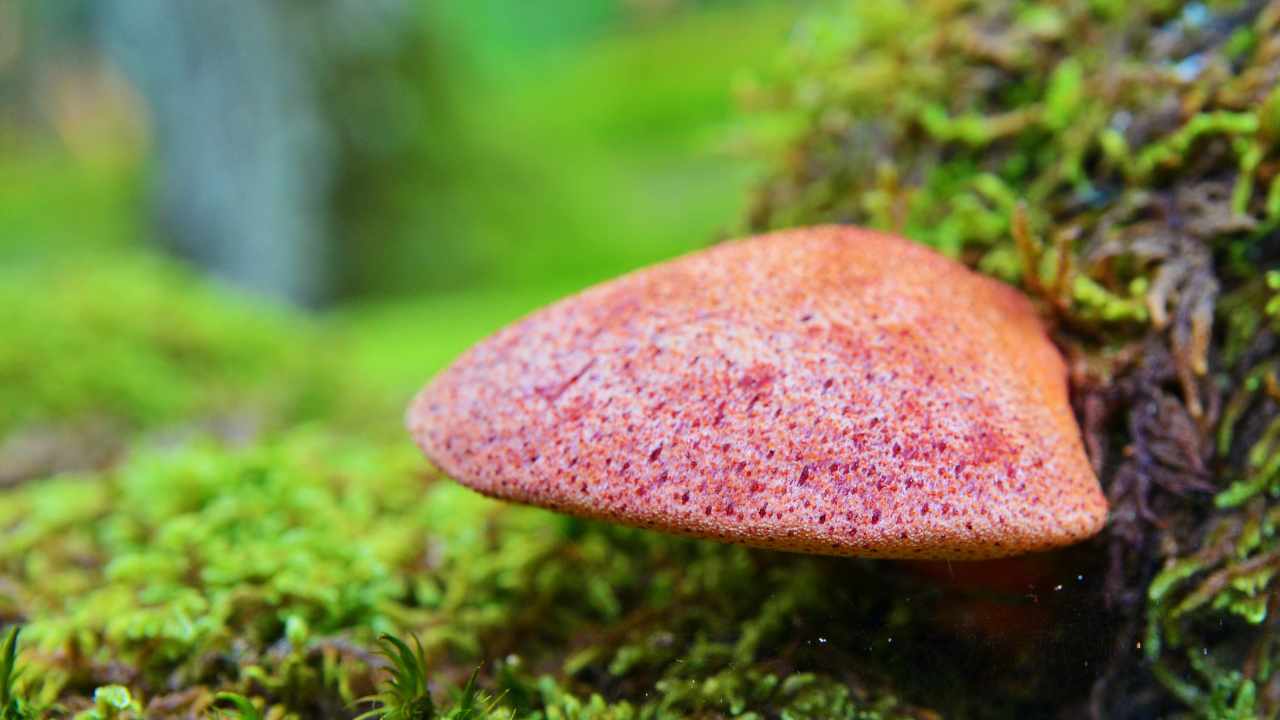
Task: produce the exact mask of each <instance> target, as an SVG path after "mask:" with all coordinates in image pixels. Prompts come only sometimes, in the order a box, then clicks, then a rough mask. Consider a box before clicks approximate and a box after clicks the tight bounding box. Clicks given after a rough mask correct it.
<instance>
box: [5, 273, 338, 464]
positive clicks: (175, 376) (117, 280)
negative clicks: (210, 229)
mask: <svg viewBox="0 0 1280 720" xmlns="http://www.w3.org/2000/svg"><path fill="white" fill-rule="evenodd" d="M0 305H2V306H3V307H4V308H5V321H4V322H3V323H0V465H3V466H4V469H0V484H4V483H5V482H6V481H8V482H13V481H17V480H21V479H24V478H26V477H31V476H35V475H39V474H41V473H45V472H48V471H50V470H55V469H67V468H81V467H93V466H100V465H103V464H105V463H108V462H110V460H111V458H112V457H113V456H114V455H115V454H116V453H118V452H119V451H120V450H121V449H123V447H124V446H125V445H126V444H127V441H128V440H129V439H130V438H132V437H136V436H138V435H139V434H140V433H142V432H144V431H156V430H163V431H164V433H166V434H168V435H170V436H172V435H174V434H182V433H184V432H187V433H189V432H191V431H193V430H216V431H217V432H219V433H221V434H224V435H227V436H238V437H246V436H251V435H253V434H254V433H256V432H258V431H261V430H264V429H270V428H272V427H280V426H282V425H284V424H287V423H290V422H296V421H298V420H302V419H305V418H309V417H317V416H319V415H322V414H325V415H333V414H335V413H337V412H340V408H342V407H344V404H345V405H354V402H352V396H359V395H360V394H361V393H358V392H354V391H353V390H354V388H356V387H358V384H357V383H355V382H352V381H350V380H348V379H346V378H344V377H342V376H341V375H340V374H339V373H338V372H337V366H336V364H335V363H334V362H333V356H334V353H333V351H332V350H330V349H329V347H327V344H332V343H333V342H334V340H333V338H331V337H324V336H322V335H321V334H320V333H319V332H318V330H317V329H315V328H309V327H307V326H306V324H304V323H302V322H300V321H298V320H297V319H290V318H287V317H286V316H285V315H284V313H282V312H273V311H271V310H269V309H266V308H264V307H263V306H261V305H260V304H255V303H251V302H249V301H247V300H244V299H237V298H235V297H233V296H231V295H230V294H229V293H227V292H225V291H222V290H220V289H218V288H216V287H213V286H212V285H210V284H209V283H207V282H204V281H201V280H199V279H197V278H196V277H194V276H193V275H192V274H190V273H188V272H186V271H184V270H183V269H181V268H180V267H178V266H177V265H175V264H173V263H169V262H166V261H163V260H161V259H159V258H157V257H153V256H150V255H145V254H143V253H141V252H137V251H128V252H124V253H122V254H120V255H117V256H115V257H110V258H108V257H97V258H94V257H90V258H80V259H74V260H68V261H65V262H57V263H51V262H43V263H25V264H23V263H20V264H17V265H15V266H14V267H12V268H10V269H9V270H7V271H5V272H3V273H0Z"/></svg>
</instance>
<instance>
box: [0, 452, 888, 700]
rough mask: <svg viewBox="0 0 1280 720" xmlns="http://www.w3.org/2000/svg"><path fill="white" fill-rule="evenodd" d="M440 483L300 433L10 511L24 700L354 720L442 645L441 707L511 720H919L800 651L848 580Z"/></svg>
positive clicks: (15, 492) (873, 683) (70, 488)
mask: <svg viewBox="0 0 1280 720" xmlns="http://www.w3.org/2000/svg"><path fill="white" fill-rule="evenodd" d="M419 465H420V461H419V460H418V459H417V457H416V452H414V451H413V450H411V449H410V448H409V447H407V444H404V445H394V446H391V447H387V446H382V445H379V444H377V443H373V442H370V441H358V440H340V439H338V438H336V437H335V436H333V435H332V434H329V433H327V432H325V431H323V430H320V429H299V430H295V431H291V432H289V433H285V434H284V435H281V436H279V437H278V438H277V439H275V440H270V441H264V442H261V443H258V444H256V445H254V446H251V447H248V448H242V449H227V448H224V447H222V446H220V445H218V444H216V443H212V442H210V443H207V444H194V445H189V446H186V447H182V448H178V449H169V450H159V449H153V450H149V451H145V452H138V453H136V454H135V456H134V457H133V458H131V459H130V460H129V461H128V462H126V463H125V464H123V465H121V466H119V467H116V468H114V469H112V470H109V471H106V472H103V473H101V474H95V475H76V476H62V477H56V478H50V479H47V480H41V481H33V482H29V483H26V484H24V485H22V486H20V487H18V488H16V489H12V490H9V491H7V492H5V493H4V495H3V500H4V502H3V503H0V530H2V531H3V532H2V533H0V537H3V538H4V539H3V541H0V578H4V579H5V584H4V585H2V586H0V587H3V588H4V589H5V591H4V592H3V593H0V618H8V619H10V620H18V621H22V622H25V623H26V624H27V628H28V631H27V633H25V634H24V638H25V639H26V640H27V643H26V649H25V653H24V657H25V658H26V661H27V664H28V666H29V668H30V671H29V672H28V673H27V674H26V676H25V677H23V678H22V679H21V683H20V687H21V688H22V690H23V693H24V696H25V697H27V698H30V699H31V701H32V702H33V703H35V704H37V705H39V706H42V707H62V708H64V709H69V710H75V709H77V708H82V707H83V708H88V707H91V706H94V704H95V703H97V700H95V699H93V698H94V696H95V693H99V692H105V691H101V690H100V688H103V687H106V686H108V685H113V684H114V685H120V686H122V687H123V688H125V689H127V691H128V692H129V693H130V697H131V698H133V699H134V701H136V702H138V703H139V704H140V705H141V706H142V707H146V708H149V712H159V711H160V710H159V709H161V708H168V709H170V710H173V711H176V708H183V709H186V710H191V711H201V710H204V709H208V708H209V707H210V706H211V705H212V703H213V702H214V700H215V698H216V696H217V693H218V692H227V691H229V692H234V693H237V694H240V695H241V696H243V697H245V698H256V699H257V702H259V703H260V704H261V705H262V706H263V707H265V708H268V709H269V708H277V710H276V712H291V713H296V714H298V715H300V716H309V715H314V714H316V713H321V714H335V713H338V714H340V713H343V712H347V711H349V710H350V709H352V708H354V707H356V705H355V703H356V699H357V698H358V697H360V696H361V695H363V694H366V693H367V692H369V691H371V690H372V688H373V685H374V683H375V681H376V678H377V676H378V672H379V670H378V668H379V667H380V666H381V664H380V662H379V661H378V659H377V658H376V656H375V655H374V654H373V652H372V648H373V647H374V646H375V642H376V637H377V635H378V634H379V633H381V632H387V631H393V630H394V631H409V632H414V633H416V634H418V635H420V636H421V637H422V639H423V642H424V646H425V648H426V649H427V651H428V652H430V653H431V656H432V658H434V660H433V662H434V667H435V670H436V672H435V675H434V676H433V678H432V680H433V683H435V684H436V692H440V689H439V683H444V684H445V685H454V686H458V685H461V684H462V680H463V679H464V678H465V677H466V676H467V675H468V674H469V673H470V672H471V671H472V670H473V669H474V668H475V667H476V666H477V665H478V664H480V663H484V662H485V661H488V662H487V664H486V665H485V667H484V670H483V673H482V676H481V683H482V685H484V686H487V687H491V688H494V689H495V692H496V693H497V695H496V697H497V700H495V701H493V704H492V706H491V707H490V706H489V705H484V707H489V709H490V710H491V711H492V712H491V714H490V716H492V717H510V714H511V713H512V712H516V713H517V714H518V716H519V717H595V716H596V714H595V709H594V708H600V707H605V708H608V712H610V713H613V714H614V715H613V716H615V717H620V718H624V717H636V718H640V717H670V716H682V715H687V714H691V713H721V714H729V715H734V716H740V715H743V714H744V713H748V712H756V713H757V714H758V716H761V717H763V716H769V715H773V714H775V713H776V712H779V711H782V710H786V711H787V712H789V713H791V715H792V716H794V717H850V718H854V717H875V716H877V715H874V714H873V715H868V714H867V713H868V712H870V711H872V710H876V711H877V712H879V711H884V712H885V713H886V715H885V716H886V717H896V716H900V715H905V714H906V711H905V710H904V709H903V706H901V705H899V704H898V703H897V702H896V701H894V700H892V699H891V698H890V697H888V696H885V695H883V694H880V693H875V692H873V689H874V688H875V687H878V685H879V679H878V676H876V675H875V674H874V673H871V674H869V675H868V676H867V677H865V678H861V679H857V680H856V681H855V678H857V677H858V673H860V671H854V670H851V669H839V668H838V661H839V659H840V658H839V657H838V656H836V655H830V656H827V657H825V659H824V658H823V653H821V652H816V650H819V649H821V648H822V646H823V645H825V643H826V639H825V638H823V639H822V640H818V639H817V635H816V631H815V632H814V633H813V635H814V636H813V637H809V636H806V638H805V639H804V640H803V641H795V640H793V639H790V638H789V637H788V636H789V634H790V633H791V632H793V631H794V629H795V627H794V624H795V623H797V622H808V623H814V624H817V623H821V622H822V617H823V616H825V615H826V614H828V613H831V612H834V607H835V605H833V603H835V604H840V603H846V602H849V600H850V596H851V595H852V594H853V593H854V592H855V590H854V588H853V587H852V586H851V585H850V584H849V581H847V580H846V581H843V582H840V583H836V584H835V585H834V587H835V591H834V592H831V589H832V587H833V582H832V581H833V578H836V577H837V576H838V575H839V574H841V572H842V571H841V569H840V568H839V567H836V566H833V565H831V564H830V563H828V562H826V561H819V560H813V561H805V563H803V564H802V565H801V566H800V567H798V568H794V569H793V568H792V567H791V564H790V562H789V560H788V559H786V558H784V557H781V556H776V555H773V554H768V553H764V554H759V553H750V552H748V551H746V550H743V549H741V548H733V547H726V546H720V545H713V544H707V543H700V542H695V541H690V540H679V539H674V538H669V537H665V536H660V535H655V534H652V533H645V532H641V531H637V530H629V529H625V528H617V527H612V526H607V525H600V524H595V523H584V522H581V521H578V520H574V519H571V518H565V517H561V516H558V515H553V514H550V513H545V512H542V511H539V510H533V509H528V508H515V507H509V506H503V505H499V504H496V503H492V502H490V501H488V500H485V499H483V498H480V497H478V496H476V495H474V494H473V493H471V492H469V491H467V490H465V489H463V488H461V487H459V486H456V485H454V484H452V483H443V482H436V481H435V479H434V478H432V477H430V476H424V475H423V474H422V473H421V472H419V471H417V470H416V468H417V467H418V466H419ZM846 574H847V573H846ZM762 579H763V581H762ZM862 579H863V580H865V578H862ZM824 587H825V588H828V591H827V592H823V591H822V588H824ZM885 607H887V606H885V605H884V604H883V603H879V602H878V601H877V604H876V605H874V606H867V607H866V608H865V609H866V610H867V611H868V612H867V613H866V616H865V619H864V621H863V623H860V624H859V625H858V632H862V633H866V634H867V635H866V637H867V638H874V637H878V636H879V635H880V634H881V633H899V634H900V637H905V634H909V633H910V632H911V630H910V629H909V628H908V627H907V626H906V621H905V618H898V620H897V621H895V622H893V623H889V624H888V625H886V626H885V627H884V628H881V629H876V628H875V624H876V623H879V622H881V620H882V618H883V612H884V610H885ZM847 631H848V628H833V629H832V630H831V631H830V634H831V635H832V637H833V638H839V637H840V636H841V635H843V634H844V633H845V632H847ZM824 632H825V631H824ZM871 641H872V642H880V641H876V640H871ZM815 643H818V644H816V645H815ZM784 658H785V659H784ZM424 662H425V661H424ZM425 687H427V686H426V685H423V686H422V688H425ZM422 688H420V689H422ZM112 692H116V691H112ZM584 698H585V699H584ZM477 707H480V706H479V705H477Z"/></svg>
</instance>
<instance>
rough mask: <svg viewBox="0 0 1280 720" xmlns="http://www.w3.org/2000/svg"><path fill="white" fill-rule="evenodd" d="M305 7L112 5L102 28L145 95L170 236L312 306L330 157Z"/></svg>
mask: <svg viewBox="0 0 1280 720" xmlns="http://www.w3.org/2000/svg"><path fill="white" fill-rule="evenodd" d="M306 8H307V4H306V3H302V4H294V3H283V2H237V1H234V0H113V1H112V2H108V3H106V4H105V5H104V6H102V8H101V18H102V23H101V30H102V36H103V42H104V44H105V45H106V46H107V48H108V50H109V52H110V53H111V54H112V55H113V56H114V57H115V58H116V60H117V62H119V64H120V66H121V67H122V68H123V69H124V70H125V72H126V73H127V74H128V75H129V76H130V78H131V79H132V80H133V82H134V83H135V84H136V85H137V87H138V88H139V90H140V91H141V92H142V94H143V95H144V97H145V98H146V100H147V104H148V107H149V110H150V118H151V124H152V132H153V136H154V139H155V143H156V146H155V161H156V167H155V173H154V176H153V177H154V182H155V195H156V198H155V199H156V211H157V214H158V217H159V221H160V223H161V225H162V227H163V229H164V232H165V235H166V236H167V238H168V239H169V241H170V242H171V243H172V244H173V246H174V247H175V248H176V249H177V250H178V251H179V252H180V253H181V254H182V255H184V256H186V257H188V258H190V259H191V260H193V261H195V262H197V263H199V264H201V265H203V266H205V267H207V268H208V269H210V270H211V271H212V272H214V273H215V274H218V275H221V276H223V277H224V278H226V279H228V280H230V281H232V282H234V283H236V284H239V285H241V286H244V287H246V288H249V289H251V290H253V291H256V292H259V293H262V294H267V295H273V296H277V297H280V298H284V299H286V300H289V301H291V302H295V303H299V304H314V303H317V302H319V301H321V300H323V299H324V298H325V297H326V296H327V295H329V293H330V291H331V282H330V277H331V275H332V270H333V268H331V267H330V263H329V260H328V258H329V257H330V242H329V241H330V237H329V235H330V218H329V217H328V214H329V211H328V198H329V194H330V191H331V187H332V183H333V175H334V171H333V166H334V161H333V152H332V150H331V146H332V143H331V142H330V140H329V136H328V132H327V128H326V124H325V121H324V117H323V113H322V110H321V108H320V106H319V102H318V100H317V97H316V93H315V92H314V88H315V82H314V79H313V78H312V77H311V76H310V73H311V72H313V69H314V68H313V65H312V64H311V63H310V62H308V61H309V60H313V59H314V58H311V57H310V56H309V52H314V51H315V49H316V43H317V40H316V39H315V38H312V37H310V33H309V32H308V31H309V29H311V28H310V24H309V23H307V22H305V19H306V18H304V17H299V16H300V15H304V14H306V13H307V9H306ZM300 21H301V22H300Z"/></svg>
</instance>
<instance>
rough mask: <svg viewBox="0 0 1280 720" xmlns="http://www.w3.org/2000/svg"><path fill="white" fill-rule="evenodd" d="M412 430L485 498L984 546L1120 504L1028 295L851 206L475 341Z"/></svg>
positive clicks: (825, 540)
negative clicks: (1097, 466)
mask: <svg viewBox="0 0 1280 720" xmlns="http://www.w3.org/2000/svg"><path fill="white" fill-rule="evenodd" d="M408 424H409V429H410V431H411V432H412V433H413V436H414V438H415V439H416V440H417V442H418V444H419V446H420V447H421V448H422V450H423V452H425V453H426V455H427V456H428V457H429V458H430V459H431V460H432V461H434V462H435V463H436V464H437V465H438V466H439V467H440V468H442V469H443V470H444V471H445V472H446V473H448V474H449V475H451V476H452V477H454V478H456V479H458V480H459V481H460V482H462V483H464V484H466V485H468V486H470V487H472V488H474V489H476V490H478V491H480V492H482V493H484V494H486V495H491V496H494V497H500V498H506V499H509V500H515V501H519V502H525V503H531V504H534V505H541V506H544V507H548V508H553V509H556V510H561V511H564V512H569V513H573V514H575V515H582V516H586V517H593V518H603V519H607V520H613V521H617V522H621V523H626V524H629V525H637V526H641V527H649V528H655V529H660V530H667V531H672V532H679V533H685V534H690V535H695V536H699V537H706V538H714V539H719V540H725V541H730V542H737V543H743V544H747V545H754V546H759V547H768V548H777V549H783V550H793V551H800V552H812V553H825V554H833V555H859V556H868V557H894V558H938V559H943V558H949V559H976V558H991V557H999V556H1005V555H1013V554H1017V553H1022V552H1027V551H1034V550H1042V549H1048V548H1052V547H1056V546H1060V545H1066V544H1070V543H1073V542H1076V541H1079V540H1082V539H1084V538H1087V537H1089V536H1090V535H1092V534H1094V533H1096V532H1097V531H1098V530H1099V529H1100V528H1101V526H1102V524H1103V522H1104V521H1105V518H1106V512H1107V506H1106V501H1105V500H1104V499H1103V496H1102V492H1101V490H1100V488H1099V486H1098V481H1097V479H1096V478H1095V477H1094V474H1093V471H1092V470H1091V468H1090V466H1089V462H1088V460H1087V458H1086V457H1085V453H1084V449H1083V446H1082V444H1081V440H1080V434H1079V430H1078V428H1077V426H1076V423H1075V420H1074V418H1073V416H1072V413H1071V409H1070V406H1069V404H1068V399H1067V384H1066V369H1065V366H1064V363H1063V361H1062V358H1061V356H1060V355H1059V353H1058V352H1057V350H1056V349H1055V348H1054V346H1053V344H1052V343H1051V342H1050V341H1049V338H1048V337H1047V335H1046V333H1045V330H1044V328H1043V327H1042V326H1041V324H1040V322H1039V320H1038V319H1037V316H1036V314H1035V312H1034V309H1033V308H1032V306H1031V304H1030V303H1029V302H1028V301H1027V300H1026V299H1025V298H1023V297H1022V296H1021V295H1019V294H1018V293H1016V292H1015V291H1014V290H1012V289H1011V288H1009V287H1006V286H1005V285H1002V284H1001V283H999V282H996V281H994V280H991V279H989V278H985V277H982V276H980V275H977V274H975V273H973V272H971V271H969V270H968V269H966V268H965V267H964V266H962V265H960V264H958V263H956V262H954V261H952V260H949V259H947V258H945V257H943V256H941V255H939V254H937V253H935V252H933V251H932V250H929V249H927V248H925V247H923V246H920V245H916V244H913V243H911V242H908V241H906V240H903V239H901V238H897V237H894V236H891V235H885V234H881V233H875V232H869V231H865V230H859V229H855V228H849V227H817V228H808V229H802V230H793V231H787V232H781V233H776V234H773V235H765V236H761V237H755V238H750V239H746V240H740V241H737V242H732V243H726V244H723V245H719V246H717V247H714V248H711V249H708V250H704V251H701V252H697V253H694V254H692V255H688V256H685V257H683V258H679V259H676V260H673V261H671V262H667V263H663V264H660V265H656V266H654V267H650V268H647V269H644V270H640V271H638V272H634V273H631V274H630V275H626V276H624V277H621V278H618V279H615V280H612V281H610V282H606V283H604V284H601V285H598V286H596V287H593V288H591V289H589V290H586V291H585V292H582V293H580V294H578V295H575V296H573V297H570V298H568V299H566V300H562V301H560V302H558V303H556V304H554V305H552V306H550V307H548V308H545V309H543V310H540V311H538V312H535V313H533V314H532V315H530V316H528V317H527V318H525V319H523V320H521V321H519V322H517V323H515V324H514V325H511V326H509V327H507V328H506V329H504V330H501V331H500V332H498V333H497V334H495V335H493V336H492V337H490V338H488V339H487V340H485V341H483V342H481V343H480V344H478V345H476V346H475V347H473V348H471V349H470V350H469V351H467V352H466V353H465V354H464V355H463V356H462V357H461V358H459V359H458V360H457V361H456V362H455V363H454V364H453V365H452V366H451V367H449V368H448V369H447V370H445V371H444V372H443V373H441V374H440V375H439V376H438V377H436V378H435V379H434V380H433V381H432V382H431V383H430V384H428V385H427V387H426V388H425V389H424V390H423V391H422V392H421V393H420V394H419V395H418V397H417V398H416V399H415V400H414V402H413V404H412V406H411V407H410V409H409V413H408Z"/></svg>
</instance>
